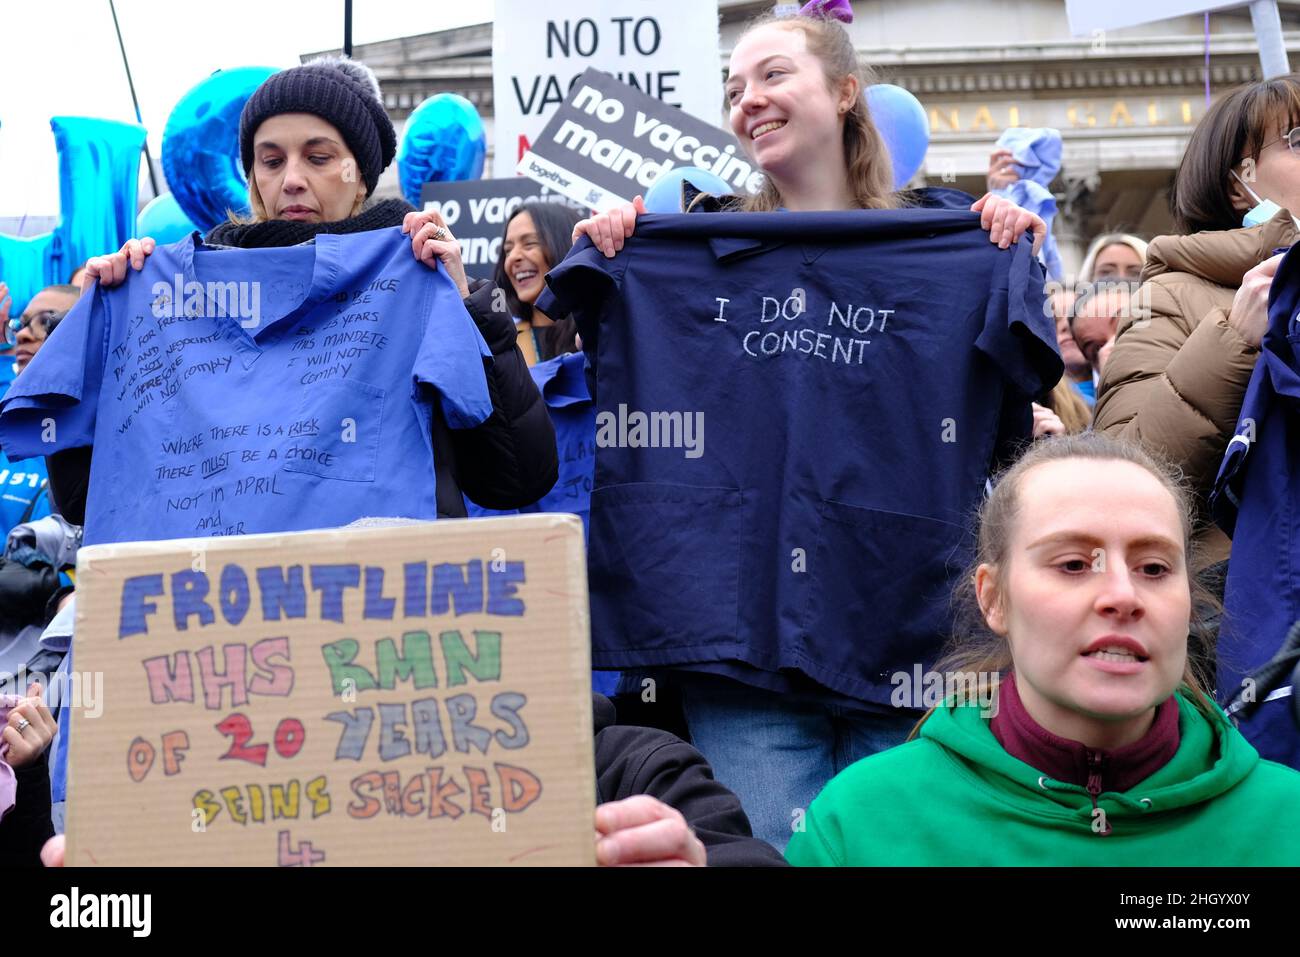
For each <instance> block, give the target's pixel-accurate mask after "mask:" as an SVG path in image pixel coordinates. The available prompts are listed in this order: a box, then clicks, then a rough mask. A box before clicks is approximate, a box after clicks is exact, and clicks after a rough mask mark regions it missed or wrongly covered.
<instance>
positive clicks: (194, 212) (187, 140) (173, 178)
mask: <svg viewBox="0 0 1300 957" xmlns="http://www.w3.org/2000/svg"><path fill="white" fill-rule="evenodd" d="M276 72H278V71H277V70H276V69H274V68H273V67H268V66H242V67H237V68H235V69H233V70H218V71H217V72H216V73H214V74H212V76H210V77H208V78H207V79H206V80H201V81H199V83H197V84H195V85H194V86H193V87H192V88H191V89H190V90H189V91H188V92H187V93H186V94H185V95H184V96H182V97H181V98H180V101H179V102H178V103H177V104H176V106H175V107H173V108H172V112H171V115H170V116H168V117H167V125H166V126H165V127H163V140H162V167H163V175H164V176H166V177H167V185H168V186H170V187H171V190H172V195H173V196H175V197H176V202H177V203H179V204H180V208H181V210H182V211H184V213H185V215H186V216H187V217H189V219H190V220H191V221H192V222H194V223H195V224H196V225H197V226H198V228H199V229H201V230H203V231H205V232H206V231H207V230H209V229H211V228H212V227H213V226H215V225H217V223H219V222H221V221H223V220H224V219H225V218H226V214H227V212H235V213H241V214H243V213H247V212H248V180H247V179H246V178H245V177H244V166H243V162H242V161H241V160H240V158H239V114H240V113H241V112H242V111H243V109H244V104H245V103H247V102H248V98H249V97H250V96H252V95H253V91H254V90H256V89H257V88H258V87H259V86H261V85H262V83H263V82H264V81H265V80H266V78H267V77H269V76H270V75H271V74H273V73H276Z"/></svg>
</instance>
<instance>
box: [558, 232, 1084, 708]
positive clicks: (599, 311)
mask: <svg viewBox="0 0 1300 957" xmlns="http://www.w3.org/2000/svg"><path fill="white" fill-rule="evenodd" d="M547 283H548V285H549V286H550V293H548V294H544V296H543V300H540V301H539V302H538V308H540V309H542V310H543V311H544V312H546V313H548V314H550V315H562V314H564V313H565V312H572V313H573V314H574V315H575V317H576V319H577V320H578V326H579V331H580V332H581V335H582V341H583V347H584V349H586V350H587V352H588V356H589V359H590V360H591V361H590V365H591V367H592V371H593V374H594V377H595V379H596V383H597V387H596V388H595V389H593V392H594V395H595V398H596V438H597V442H596V445H597V452H596V474H595V488H594V490H593V492H592V496H591V516H590V532H589V537H590V548H589V552H588V556H589V579H590V590H591V604H592V608H591V617H592V628H591V630H592V637H593V663H594V664H595V665H596V666H597V667H602V668H625V669H637V668H654V667H665V666H672V667H684V668H688V669H696V670H708V671H715V672H718V671H721V672H722V673H724V674H728V675H730V676H732V677H736V678H739V679H741V680H744V681H747V682H749V683H751V684H755V685H758V686H761V687H765V688H771V689H773V690H778V691H780V690H794V689H795V688H796V684H795V683H796V682H799V683H806V682H807V680H808V679H811V681H813V682H815V683H816V685H818V686H820V687H821V688H823V689H829V690H830V691H831V692H833V693H835V694H838V695H842V696H845V697H849V698H853V699H855V700H858V701H863V702H870V703H875V704H888V702H889V700H890V693H891V691H892V690H893V685H892V683H891V676H892V675H894V674H895V673H898V672H906V673H908V674H909V675H910V674H911V673H912V670H913V667H914V665H920V666H922V667H928V666H929V664H931V663H932V662H933V660H934V658H935V656H936V652H937V651H938V650H939V647H940V645H941V644H942V641H943V639H944V638H945V637H946V636H947V635H948V634H949V633H950V615H949V608H950V603H949V594H950V591H951V588H952V585H953V582H954V580H955V577H956V575H957V574H958V573H959V571H960V570H961V569H962V567H963V566H964V564H965V563H966V561H967V559H968V557H969V544H970V542H969V534H968V528H969V519H970V517H971V514H972V512H973V510H974V508H975V507H976V505H977V504H978V502H979V500H980V498H981V496H982V494H983V491H984V488H985V483H986V480H987V479H988V477H989V474H990V469H991V467H992V466H993V464H994V460H995V456H996V455H997V454H998V452H999V451H1000V450H1002V449H1003V448H1004V446H1005V444H1006V443H1007V442H1008V441H1009V440H1012V439H1024V438H1027V437H1028V436H1029V435H1030V434H1031V429H1032V415H1031V411H1030V401H1031V398H1032V397H1033V396H1036V395H1038V394H1041V393H1043V392H1045V391H1046V390H1048V389H1049V388H1050V387H1051V386H1052V385H1053V384H1054V383H1055V382H1056V381H1057V380H1058V379H1059V378H1060V376H1061V373H1062V368H1063V367H1062V363H1061V358H1060V354H1059V352H1058V351H1057V346H1056V330H1055V326H1054V324H1053V322H1052V320H1051V319H1048V318H1046V317H1045V316H1044V311H1043V298H1044V297H1043V276H1042V270H1041V268H1040V266H1039V265H1038V263H1037V262H1035V261H1034V259H1033V256H1032V255H1031V250H1030V244H1029V242H1021V243H1019V244H1017V245H1016V246H1015V247H1013V248H1011V249H1009V250H1000V249H998V248H997V247H996V246H995V245H994V244H992V243H990V242H989V238H988V234H987V233H986V232H985V231H984V230H982V229H981V228H980V226H979V216H978V215H976V214H974V213H970V212H953V211H946V210H918V209H910V210H900V211H860V212H840V213H770V214H761V213H716V214H714V213H707V214H692V215H681V216H660V215H646V216H642V217H640V218H638V220H637V227H636V232H635V234H634V235H633V236H632V237H631V238H630V239H629V240H628V242H627V245H626V247H625V248H624V250H623V251H622V252H621V253H620V254H619V255H618V256H616V257H614V258H613V259H607V258H606V257H604V256H603V255H601V254H600V253H599V252H598V251H597V250H596V249H595V248H594V247H592V246H591V244H590V242H589V241H587V240H585V239H584V240H582V241H580V242H579V244H578V245H576V246H575V247H574V248H573V250H572V251H571V252H570V254H569V256H568V257H567V258H566V259H565V260H564V261H563V262H562V263H560V264H559V265H558V266H557V267H556V268H554V269H553V270H552V271H551V272H550V274H549V275H548V276H547ZM555 300H558V302H557V301H555Z"/></svg>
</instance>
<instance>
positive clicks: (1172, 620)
mask: <svg viewBox="0 0 1300 957" xmlns="http://www.w3.org/2000/svg"><path fill="white" fill-rule="evenodd" d="M1191 528H1192V526H1191V512H1190V506H1189V499H1188V497H1187V495H1186V493H1185V491H1184V490H1183V489H1182V488H1181V487H1180V486H1179V485H1178V484H1176V483H1175V481H1174V480H1173V479H1172V478H1171V477H1170V475H1169V473H1168V472H1167V471H1166V470H1165V469H1164V468H1162V467H1161V466H1159V465H1157V464H1156V463H1155V462H1154V461H1153V460H1152V459H1151V458H1150V457H1148V455H1147V454H1146V453H1145V452H1143V451H1141V450H1140V449H1138V448H1136V447H1134V446H1129V445H1126V444H1122V443H1119V442H1117V441H1115V440H1114V439H1109V438H1106V437H1105V436H1102V435H1099V434H1096V433H1090V434H1087V435H1083V436H1078V437H1071V438H1063V439H1052V440H1049V441H1047V442H1044V443H1040V444H1038V445H1037V446H1036V447H1035V448H1033V449H1032V450H1031V451H1029V452H1028V453H1026V455H1025V456H1024V457H1023V458H1022V459H1021V460H1020V461H1019V462H1018V463H1017V464H1016V465H1015V466H1013V467H1012V468H1011V469H1010V470H1009V471H1008V472H1007V473H1006V475H1005V476H1004V477H1003V478H1002V480H1001V481H1000V482H999V483H998V484H997V486H996V488H995V489H994V491H993V493H992V495H991V496H990V497H989V498H988V500H987V501H986V502H985V504H984V507H983V509H982V513H981V521H980V532H979V544H978V557H977V562H978V566H977V567H976V569H975V570H974V571H973V573H972V574H971V575H970V576H968V578H967V579H966V585H965V589H966V591H967V592H968V595H967V598H968V600H967V602H966V604H967V606H968V610H969V619H970V621H971V622H972V624H973V627H972V628H971V629H970V630H969V633H968V634H967V635H966V636H965V637H964V638H963V639H961V640H960V641H958V642H957V643H956V645H955V648H954V650H953V653H952V654H951V655H950V656H949V657H948V658H947V659H946V661H945V662H941V663H940V664H939V665H938V666H937V667H936V670H938V671H940V672H941V673H944V674H948V675H955V674H957V673H964V674H966V675H970V674H971V673H974V674H975V675H976V677H977V684H978V683H979V681H980V680H983V679H985V678H986V676H987V677H989V678H993V679H994V680H996V676H999V675H1000V676H1001V680H1000V682H999V683H998V687H997V691H996V698H995V699H994V700H993V701H992V702H990V701H989V700H988V698H987V697H985V698H984V699H983V700H981V701H978V702H975V701H969V700H967V701H962V700H960V696H956V695H954V696H953V697H950V698H949V699H948V700H947V701H946V702H945V703H944V704H943V705H942V706H940V707H938V708H935V709H934V710H932V711H931V712H930V713H929V714H928V715H927V716H926V717H925V719H923V722H922V724H921V725H920V727H919V735H918V734H917V733H916V732H914V733H913V740H911V741H909V742H908V743H907V744H905V745H903V746H902V747H899V748H895V749H894V750H892V751H889V752H887V753H884V754H878V755H875V756H873V757H870V758H866V759H865V760H862V761H859V762H858V763H857V764H855V765H853V766H852V767H850V768H848V769H847V770H846V771H844V772H843V773H842V774H840V775H839V776H838V777H836V778H835V779H834V780H833V781H831V783H830V784H829V785H827V787H826V789H825V790H824V791H823V792H822V793H821V795H820V796H818V798H817V800H815V801H814V802H813V804H812V807H811V808H810V809H809V811H808V817H807V820H806V822H805V825H806V826H805V828H804V830H803V831H802V832H800V833H796V834H795V835H794V837H793V839H792V840H791V841H790V844H789V847H788V848H787V853H786V856H787V858H788V859H789V860H790V861H791V862H792V863H794V864H802V865H850V866H852V865H877V866H879V865H897V866H915V865H920V866H924V865H1017V866H1035V865H1051V864H1069V865H1109V866H1124V865H1143V866H1160V865H1214V866H1228V865H1284V864H1289V865H1295V864H1297V863H1300V817H1297V816H1296V813H1295V808H1296V807H1297V806H1300V773H1297V772H1295V771H1293V770H1291V769H1290V768H1286V767H1283V766H1282V765H1280V764H1275V763H1273V762H1271V761H1265V760H1262V759H1261V758H1260V757H1259V755H1258V754H1257V753H1256V751H1255V749H1254V748H1252V747H1251V745H1250V744H1249V743H1248V742H1247V741H1246V739H1245V738H1243V737H1242V736H1241V734H1240V733H1239V732H1238V731H1237V730H1236V728H1234V727H1233V725H1232V724H1231V723H1230V722H1229V721H1228V719H1227V718H1226V717H1225V716H1224V714H1223V712H1222V711H1220V710H1219V709H1218V708H1217V707H1216V706H1215V705H1214V704H1213V703H1212V702H1211V701H1210V700H1209V698H1207V697H1206V695H1205V694H1204V692H1202V691H1201V689H1200V688H1199V687H1198V686H1197V683H1196V680H1195V678H1194V677H1193V674H1192V672H1191V670H1190V669H1189V668H1188V662H1187V635H1188V627H1189V623H1190V619H1191V614H1192V599H1193V596H1194V592H1195V591H1196V586H1195V584H1194V581H1193V579H1192V577H1191V575H1190V573H1189V571H1188V556H1187V553H1188V548H1189V543H1190V540H1191ZM967 687H969V683H967ZM990 705H991V706H990Z"/></svg>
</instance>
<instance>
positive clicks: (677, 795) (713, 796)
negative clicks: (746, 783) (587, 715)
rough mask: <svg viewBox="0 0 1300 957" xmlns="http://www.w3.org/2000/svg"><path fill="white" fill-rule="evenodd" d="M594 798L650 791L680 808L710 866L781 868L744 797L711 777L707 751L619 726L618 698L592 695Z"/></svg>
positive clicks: (659, 734) (608, 798)
mask: <svg viewBox="0 0 1300 957" xmlns="http://www.w3.org/2000/svg"><path fill="white" fill-rule="evenodd" d="M592 712H593V719H594V722H595V731H596V803H597V804H604V803H605V802H607V801H621V800H623V799H624V798H629V797H632V796H633V795H634V794H648V795H650V796H651V797H653V798H658V799H659V800H660V801H663V802H664V803H665V804H667V805H668V806H669V807H672V808H676V809H677V810H678V811H680V812H681V814H682V817H684V818H686V823H687V824H689V825H690V826H691V827H692V828H693V829H694V830H695V836H696V837H698V838H699V839H700V841H701V843H703V844H704V849H705V851H706V852H707V854H708V861H709V866H710V867H781V866H784V865H785V858H783V857H782V856H781V854H780V853H779V852H778V851H777V850H776V848H774V847H772V845H770V844H768V843H767V842H765V841H760V840H759V839H758V838H756V837H754V834H753V831H751V830H750V827H749V818H748V817H746V816H745V810H744V808H742V807H741V806H740V799H739V798H738V797H736V795H734V794H732V793H731V791H729V790H727V788H726V787H724V786H723V785H721V784H719V783H718V782H717V781H715V780H714V779H713V769H712V768H710V767H709V762H708V761H706V760H705V759H704V755H702V754H700V752H699V751H696V750H695V748H693V747H691V746H690V745H689V744H687V743H686V742H685V741H683V740H682V739H681V738H679V737H677V736H676V735H672V734H669V733H668V732H667V731H656V730H655V729H653V728H638V727H633V726H630V725H620V724H616V723H615V722H616V721H617V720H618V718H617V713H616V711H615V709H614V703H613V702H612V701H610V700H609V699H608V698H606V697H605V696H604V695H599V694H593V695H592Z"/></svg>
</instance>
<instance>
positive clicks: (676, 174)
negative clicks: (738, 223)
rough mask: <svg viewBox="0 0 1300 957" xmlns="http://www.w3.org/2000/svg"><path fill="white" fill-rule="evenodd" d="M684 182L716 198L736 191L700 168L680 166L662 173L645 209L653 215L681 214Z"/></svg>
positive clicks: (651, 190)
mask: <svg viewBox="0 0 1300 957" xmlns="http://www.w3.org/2000/svg"><path fill="white" fill-rule="evenodd" d="M682 180H687V181H688V182H689V183H690V184H691V185H692V186H694V187H695V188H696V189H700V190H703V191H704V192H706V193H713V194H714V195H715V196H725V195H727V194H728V193H732V192H734V190H733V189H732V188H731V186H729V185H728V184H727V181H726V180H725V179H723V178H722V177H721V176H718V175H717V174H715V173H710V172H709V171H708V170H707V169H700V168H699V167H698V166H678V167H676V168H674V169H670V170H668V171H667V172H666V173H660V174H659V175H658V176H656V177H655V181H654V182H653V183H651V184H650V188H649V189H648V190H646V194H645V208H646V209H648V210H649V211H650V212H652V213H680V212H681V211H682Z"/></svg>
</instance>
